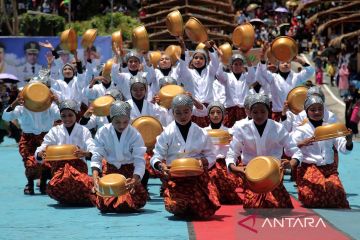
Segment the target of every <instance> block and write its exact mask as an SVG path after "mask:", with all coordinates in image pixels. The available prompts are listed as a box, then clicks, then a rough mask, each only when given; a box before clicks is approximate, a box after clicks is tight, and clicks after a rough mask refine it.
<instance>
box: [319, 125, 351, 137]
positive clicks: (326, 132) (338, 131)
mask: <svg viewBox="0 0 360 240" xmlns="http://www.w3.org/2000/svg"><path fill="white" fill-rule="evenodd" d="M350 133H351V132H350V131H349V130H348V129H347V128H346V125H345V124H344V123H340V122H337V123H332V124H328V125H324V126H320V127H317V128H315V131H314V136H315V141H322V140H327V139H332V138H337V137H344V136H347V135H349V134H350Z"/></svg>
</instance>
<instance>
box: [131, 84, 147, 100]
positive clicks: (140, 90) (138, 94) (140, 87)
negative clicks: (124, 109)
mask: <svg viewBox="0 0 360 240" xmlns="http://www.w3.org/2000/svg"><path fill="white" fill-rule="evenodd" d="M145 95H146V87H145V86H144V84H142V83H135V84H133V85H132V86H131V96H133V97H134V98H135V99H136V100H141V99H143V98H144V97H145Z"/></svg>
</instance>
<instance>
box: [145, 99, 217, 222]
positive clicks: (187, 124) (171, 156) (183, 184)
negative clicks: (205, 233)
mask: <svg viewBox="0 0 360 240" xmlns="http://www.w3.org/2000/svg"><path fill="white" fill-rule="evenodd" d="M172 109H173V114H174V118H175V121H173V122H171V123H170V124H169V125H168V126H167V127H166V128H165V129H164V131H163V132H162V133H161V135H160V136H159V137H158V138H157V142H156V145H155V149H154V156H153V157H152V158H151V165H152V166H153V168H155V169H157V170H159V171H161V172H162V174H163V176H162V181H163V182H164V185H165V186H164V188H165V191H164V202H165V208H166V210H167V211H169V212H171V213H173V214H175V215H178V216H195V217H200V218H205V217H210V216H212V215H214V214H215V212H216V211H217V210H218V209H219V208H220V203H219V200H218V191H217V188H216V186H215V185H214V184H213V183H212V181H211V179H210V177H209V174H208V171H207V169H208V168H209V167H210V168H211V167H212V166H213V165H214V163H215V154H214V152H213V144H212V143H211V140H210V139H209V137H208V136H207V134H206V133H205V132H204V130H203V129H201V128H200V127H199V126H198V125H196V124H195V123H192V122H191V117H192V109H193V101H192V99H191V97H190V96H188V95H184V94H180V95H177V96H176V97H175V98H174V99H173V101H172ZM187 157H188V158H196V159H198V160H199V161H201V165H202V166H203V168H204V173H203V174H201V175H200V176H192V177H181V178H178V177H171V176H170V178H169V176H168V173H169V171H168V170H169V169H168V167H167V166H168V165H170V164H171V162H172V161H173V160H175V159H178V158H187Z"/></svg>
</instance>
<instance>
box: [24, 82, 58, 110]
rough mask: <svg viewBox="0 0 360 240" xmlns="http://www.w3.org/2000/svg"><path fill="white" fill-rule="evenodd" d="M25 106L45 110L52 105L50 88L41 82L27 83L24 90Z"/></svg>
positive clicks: (30, 108)
mask: <svg viewBox="0 0 360 240" xmlns="http://www.w3.org/2000/svg"><path fill="white" fill-rule="evenodd" d="M21 94H22V96H23V98H24V107H25V108H27V109H29V110H30V111H33V112H43V111H45V110H47V109H48V108H49V107H50V106H51V102H52V101H51V95H50V90H49V88H48V87H47V86H46V85H45V84H43V83H40V82H33V83H29V84H27V85H26V86H25V87H24V88H23V90H22V93H21Z"/></svg>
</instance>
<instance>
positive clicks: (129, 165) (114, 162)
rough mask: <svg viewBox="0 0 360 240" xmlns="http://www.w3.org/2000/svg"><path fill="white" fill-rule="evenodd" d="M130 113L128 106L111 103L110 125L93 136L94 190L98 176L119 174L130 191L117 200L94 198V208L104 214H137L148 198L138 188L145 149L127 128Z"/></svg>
mask: <svg viewBox="0 0 360 240" xmlns="http://www.w3.org/2000/svg"><path fill="white" fill-rule="evenodd" d="M130 112H131V107H130V105H129V104H128V103H126V102H122V101H116V102H114V103H113V105H112V106H111V108H110V118H111V123H108V124H105V125H104V126H103V127H102V128H100V129H99V130H98V132H97V133H96V136H95V146H96V147H95V153H94V154H93V156H92V159H91V169H92V173H93V178H94V182H95V186H97V185H98V181H99V177H100V176H101V175H106V174H110V173H119V174H122V175H124V176H125V177H126V178H127V180H126V187H127V189H128V190H129V192H128V193H126V194H125V195H122V196H119V197H109V198H108V197H101V196H97V197H96V201H94V204H95V205H96V207H97V208H98V209H99V210H100V211H101V212H103V213H107V212H132V211H135V210H138V209H140V208H142V207H143V206H144V205H145V204H146V200H147V197H148V193H147V191H146V189H145V188H144V187H143V185H142V184H141V179H142V177H143V175H144V172H145V161H144V154H145V151H146V147H145V145H144V141H143V139H142V137H141V135H140V133H139V132H138V131H137V130H136V129H135V128H134V127H132V126H131V125H129V122H130ZM103 159H104V161H102V160H103Z"/></svg>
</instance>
